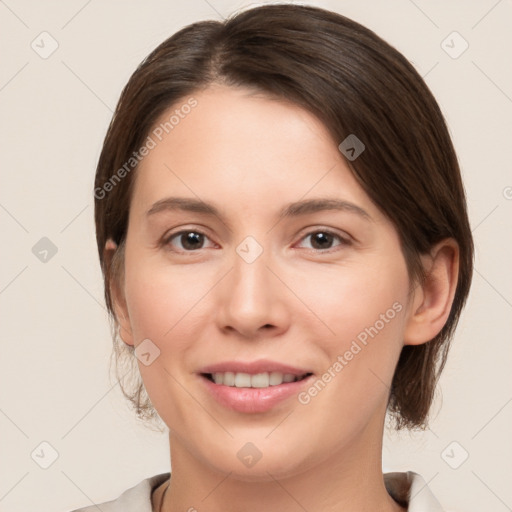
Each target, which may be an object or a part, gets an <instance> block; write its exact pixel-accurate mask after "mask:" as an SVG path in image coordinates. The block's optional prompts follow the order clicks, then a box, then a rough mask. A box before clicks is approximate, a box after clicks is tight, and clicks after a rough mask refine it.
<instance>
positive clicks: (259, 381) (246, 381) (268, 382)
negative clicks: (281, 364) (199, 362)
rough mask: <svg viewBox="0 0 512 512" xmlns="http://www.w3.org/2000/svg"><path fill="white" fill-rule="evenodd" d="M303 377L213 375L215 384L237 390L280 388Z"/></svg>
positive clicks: (283, 375) (218, 373) (267, 374)
mask: <svg viewBox="0 0 512 512" xmlns="http://www.w3.org/2000/svg"><path fill="white" fill-rule="evenodd" d="M302 377H304V375H301V376H297V375H293V374H291V373H280V372H270V373H268V372H263V373H257V374H255V375H250V374H249V373H242V372H237V373H234V372H217V373H213V374H212V378H213V381H214V382H215V384H222V385H224V386H230V387H237V388H268V387H269V386H279V385H280V384H283V382H285V383H286V382H294V381H296V380H300V379H301V378H302Z"/></svg>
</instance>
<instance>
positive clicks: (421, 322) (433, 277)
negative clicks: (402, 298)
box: [404, 238, 459, 345]
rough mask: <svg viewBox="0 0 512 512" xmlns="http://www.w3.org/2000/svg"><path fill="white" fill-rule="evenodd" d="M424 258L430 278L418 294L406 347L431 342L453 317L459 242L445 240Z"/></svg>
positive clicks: (424, 282) (406, 331)
mask: <svg viewBox="0 0 512 512" xmlns="http://www.w3.org/2000/svg"><path fill="white" fill-rule="evenodd" d="M422 259H423V264H424V268H425V273H426V276H425V280H424V281H423V282H422V283H420V284H419V285H418V288H417V289H416V291H415V293H414V297H413V302H412V307H411V309H410V314H409V315H410V316H409V319H408V321H407V325H406V329H405V333H404V344H405V345H420V344H422V343H427V342H428V341H430V340H432V339H433V338H435V337H436V336H437V335H438V334H439V332H440V331H441V329H442V328H443V327H444V325H445V324H446V321H447V320H448V316H449V315H450V310H451V307H452V303H453V299H454V297H455V290H456V288H457V282H458V275H459V247H458V244H457V242H456V241H455V240H453V239H452V238H448V239H445V240H442V241H441V242H439V243H438V244H437V245H435V246H434V247H433V248H432V251H431V252H430V254H429V255H428V256H426V257H424V258H422Z"/></svg>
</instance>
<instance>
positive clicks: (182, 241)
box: [163, 229, 209, 252]
mask: <svg viewBox="0 0 512 512" xmlns="http://www.w3.org/2000/svg"><path fill="white" fill-rule="evenodd" d="M174 240H175V241H176V243H177V244H178V247H177V249H178V251H182V252H193V251H195V250H199V249H204V248H205V247H204V246H203V245H204V243H205V240H209V238H208V237H207V236H206V235H205V234H204V233H202V232H201V231H197V230H195V229H186V230H182V231H178V232H177V233H174V234H172V235H170V236H169V237H167V238H166V239H165V240H164V242H163V243H164V245H165V246H169V245H170V246H172V247H173V248H174V247H176V244H175V243H173V241H174Z"/></svg>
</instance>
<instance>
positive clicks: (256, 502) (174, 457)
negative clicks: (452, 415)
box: [161, 425, 405, 512]
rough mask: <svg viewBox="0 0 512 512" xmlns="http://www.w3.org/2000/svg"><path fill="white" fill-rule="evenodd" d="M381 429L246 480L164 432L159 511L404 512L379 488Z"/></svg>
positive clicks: (380, 474) (382, 483)
mask: <svg viewBox="0 0 512 512" xmlns="http://www.w3.org/2000/svg"><path fill="white" fill-rule="evenodd" d="M382 428H383V425H381V430H380V435H379V436H375V432H371V430H372V429H371V428H369V429H367V430H369V431H368V432H363V433H362V435H360V436H359V437H358V438H357V439H353V440H352V441H351V442H350V443H348V444H347V445H346V446H343V448H340V449H339V450H332V452H331V453H330V455H329V457H328V458H326V459H325V460H324V461H323V462H322V463H320V464H316V465H314V466H313V467H309V468H308V469H306V470H304V471H301V472H299V473H296V474H294V475H286V476H280V477H278V478H275V477H274V476H272V469H270V468H269V469H268V470H267V471H263V470H261V479H260V480H258V481H250V482H249V481H246V480H243V479H239V478H237V475H236V474H235V473H234V471H229V470H228V471H226V472H222V471H220V470H219V469H218V468H215V467H213V466H211V465H209V464H208V463H205V461H203V460H200V459H198V457H197V456H194V454H192V453H191V452H190V451H189V450H188V449H187V447H186V445H185V444H184V443H183V442H182V440H181V438H180V437H179V436H178V435H177V434H176V433H172V432H170V434H169V440H170V447H171V461H172V473H171V475H172V476H171V484H170V487H169V489H168V491H167V493H166V496H165V500H164V502H163V504H162V508H161V510H162V512H178V511H183V510H187V511H188V510H190V511H194V510H202V509H205V508H207V509H208V510H209V511H210V512H221V511H225V510H244V511H245V512H259V511H261V510H279V511H282V512H303V511H304V510H307V511H308V512H320V511H322V512H337V511H340V510H343V511H344V512H356V511H357V512H361V511H366V510H367V511H374V510H379V511H380V512H405V509H404V508H402V507H400V506H399V505H398V504H397V503H396V502H395V501H394V500H393V499H392V498H391V497H390V496H389V494H388V493H387V491H386V488H385V486H384V479H383V474H382V462H381V456H382V455H381V454H382ZM372 439H373V442H372ZM275 472H277V471H275Z"/></svg>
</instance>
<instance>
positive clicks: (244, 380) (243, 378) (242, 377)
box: [235, 373, 251, 388]
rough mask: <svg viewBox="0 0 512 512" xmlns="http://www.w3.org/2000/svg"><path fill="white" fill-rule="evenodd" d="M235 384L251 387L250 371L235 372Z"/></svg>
mask: <svg viewBox="0 0 512 512" xmlns="http://www.w3.org/2000/svg"><path fill="white" fill-rule="evenodd" d="M235 386H236V387H237V388H250V387H251V376H250V375H249V374H248V373H236V374H235Z"/></svg>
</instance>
